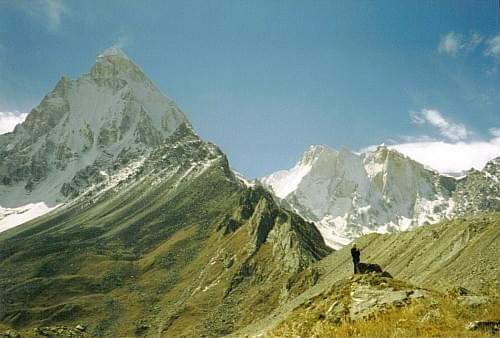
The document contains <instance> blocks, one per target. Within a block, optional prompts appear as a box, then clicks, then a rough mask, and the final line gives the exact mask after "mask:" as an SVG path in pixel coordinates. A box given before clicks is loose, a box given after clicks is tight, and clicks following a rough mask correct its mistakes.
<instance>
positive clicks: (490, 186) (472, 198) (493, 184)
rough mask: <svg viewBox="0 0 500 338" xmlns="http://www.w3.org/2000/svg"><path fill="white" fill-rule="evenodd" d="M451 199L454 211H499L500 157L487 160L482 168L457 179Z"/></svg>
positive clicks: (463, 214)
mask: <svg viewBox="0 0 500 338" xmlns="http://www.w3.org/2000/svg"><path fill="white" fill-rule="evenodd" d="M453 199H454V201H455V203H456V206H455V213H456V214H457V215H459V216H467V215H474V214H478V213H481V212H484V211H496V212H499V211H500V157H497V158H496V159H493V160H491V161H489V162H488V163H487V164H486V165H485V167H484V168H483V170H481V171H477V170H471V171H469V172H468V173H467V175H466V177H465V178H463V179H461V180H460V181H459V184H458V187H457V190H456V191H455V192H454V195H453Z"/></svg>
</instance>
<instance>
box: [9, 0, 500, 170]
mask: <svg viewBox="0 0 500 338" xmlns="http://www.w3.org/2000/svg"><path fill="white" fill-rule="evenodd" d="M498 6H499V2H498V0H482V1H474V0H470V1H461V0H452V1H444V0H442V1H425V0H424V1H399V0H398V1H363V0H358V1H284V0H283V1H229V0H228V1H222V0H219V1H207V0H203V1H202V0H200V1H189V0H187V1H175V2H173V1H111V0H110V1H57V0H36V1H35V0H33V1H28V0H26V1H15V2H14V1H6V0H0V79H1V81H0V132H2V129H7V128H10V126H11V125H12V124H13V123H15V122H16V121H18V117H19V116H22V113H26V112H29V110H30V109H31V108H33V107H34V106H36V105H37V104H38V103H39V102H40V100H41V99H42V97H43V96H44V95H45V94H46V93H48V92H49V91H50V90H52V88H53V87H54V85H55V83H56V82H57V80H58V79H59V78H60V77H61V76H62V75H63V74H66V75H68V76H70V77H73V78H74V77H77V76H78V75H80V74H82V73H86V72H87V71H88V70H89V69H90V67H91V66H92V64H93V63H94V61H95V58H96V56H97V55H98V54H99V53H100V52H101V51H102V50H104V49H106V48H108V47H111V46H119V47H121V48H122V50H123V51H124V52H125V53H126V54H127V55H129V57H131V58H132V59H133V60H134V61H135V62H136V63H137V64H138V65H139V66H140V67H141V68H142V69H143V70H144V71H145V73H146V74H147V75H148V76H149V77H150V78H151V79H152V80H153V82H154V83H155V84H156V85H157V86H158V87H159V88H160V90H161V91H162V92H163V93H164V94H166V95H167V96H169V97H170V98H172V99H174V100H175V101H176V102H177V104H178V105H179V106H180V107H181V109H182V110H183V111H184V112H185V113H186V115H187V116H188V118H189V119H190V121H191V122H192V124H193V125H194V127H195V129H196V130H197V131H198V133H199V134H200V135H201V136H202V137H203V138H204V139H206V140H209V141H212V142H214V143H216V144H218V145H219V146H220V147H221V148H222V149H223V151H225V152H226V153H227V154H228V156H229V159H230V162H231V164H232V165H233V167H234V168H235V169H237V170H238V171H240V172H242V173H243V174H244V175H246V176H248V177H256V176H261V175H265V174H269V173H271V172H273V171H276V170H278V169H284V168H289V167H291V166H293V164H294V163H295V161H296V160H297V158H298V157H299V156H300V154H301V153H302V152H303V151H304V150H305V149H306V148H307V147H308V146H309V145H311V144H327V145H330V146H332V147H334V148H339V147H341V146H346V147H348V148H349V149H352V150H360V149H365V148H367V147H370V146H371V145H374V144H380V143H382V142H385V143H386V144H390V145H393V146H394V147H395V148H396V149H399V150H400V151H403V152H405V153H407V154H408V155H410V156H413V157H414V158H416V159H417V160H419V161H422V162H427V163H426V164H428V165H430V166H432V167H434V168H436V169H439V170H441V171H457V170H462V169H466V168H470V166H476V167H479V166H481V165H482V164H484V161H485V160H486V159H488V158H491V157H493V156H495V155H500V30H499V29H500V22H499V20H500V19H499V8H498ZM429 149H431V150H429ZM465 149H468V151H465ZM432 152H434V153H435V154H440V152H443V154H445V155H446V156H444V155H443V156H437V158H434V159H431V158H429V156H428V154H429V153H432ZM464 154H466V155H465V156H464ZM434 157H436V156H434Z"/></svg>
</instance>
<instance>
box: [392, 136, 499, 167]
mask: <svg viewBox="0 0 500 338" xmlns="http://www.w3.org/2000/svg"><path fill="white" fill-rule="evenodd" d="M498 131H499V136H500V130H498ZM388 147H389V148H391V149H395V150H397V151H399V152H400V153H403V154H405V155H406V156H408V157H410V158H412V159H414V160H415V161H417V162H420V163H422V164H424V165H426V166H428V167H431V168H433V169H435V170H437V171H438V172H441V173H459V172H462V171H465V170H469V169H471V168H474V169H477V170H481V169H482V168H483V167H484V165H485V164H486V162H488V161H489V160H491V159H493V158H495V157H497V156H500V137H495V136H494V137H493V138H492V139H490V140H489V141H479V142H457V143H450V142H444V141H434V142H414V143H402V144H395V145H390V146H388Z"/></svg>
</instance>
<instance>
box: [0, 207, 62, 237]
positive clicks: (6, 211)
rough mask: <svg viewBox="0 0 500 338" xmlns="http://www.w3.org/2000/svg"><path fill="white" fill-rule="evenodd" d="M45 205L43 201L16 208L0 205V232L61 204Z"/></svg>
mask: <svg viewBox="0 0 500 338" xmlns="http://www.w3.org/2000/svg"><path fill="white" fill-rule="evenodd" d="M61 205H62V203H61V204H58V205H55V206H53V207H49V206H47V205H46V204H45V203H44V202H38V203H30V204H26V205H23V206H21V207H17V208H3V207H1V206H0V232H2V231H5V230H8V229H11V228H13V227H15V226H18V225H20V224H23V223H25V222H28V221H30V220H32V219H35V218H37V217H40V216H42V215H44V214H46V213H48V212H50V211H51V210H54V209H56V208H58V207H59V206H61Z"/></svg>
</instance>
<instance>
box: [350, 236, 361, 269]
mask: <svg viewBox="0 0 500 338" xmlns="http://www.w3.org/2000/svg"><path fill="white" fill-rule="evenodd" d="M360 254H361V252H360V251H359V249H358V248H357V247H356V243H352V246H351V256H352V263H353V264H354V273H355V274H357V273H359V256H360Z"/></svg>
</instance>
